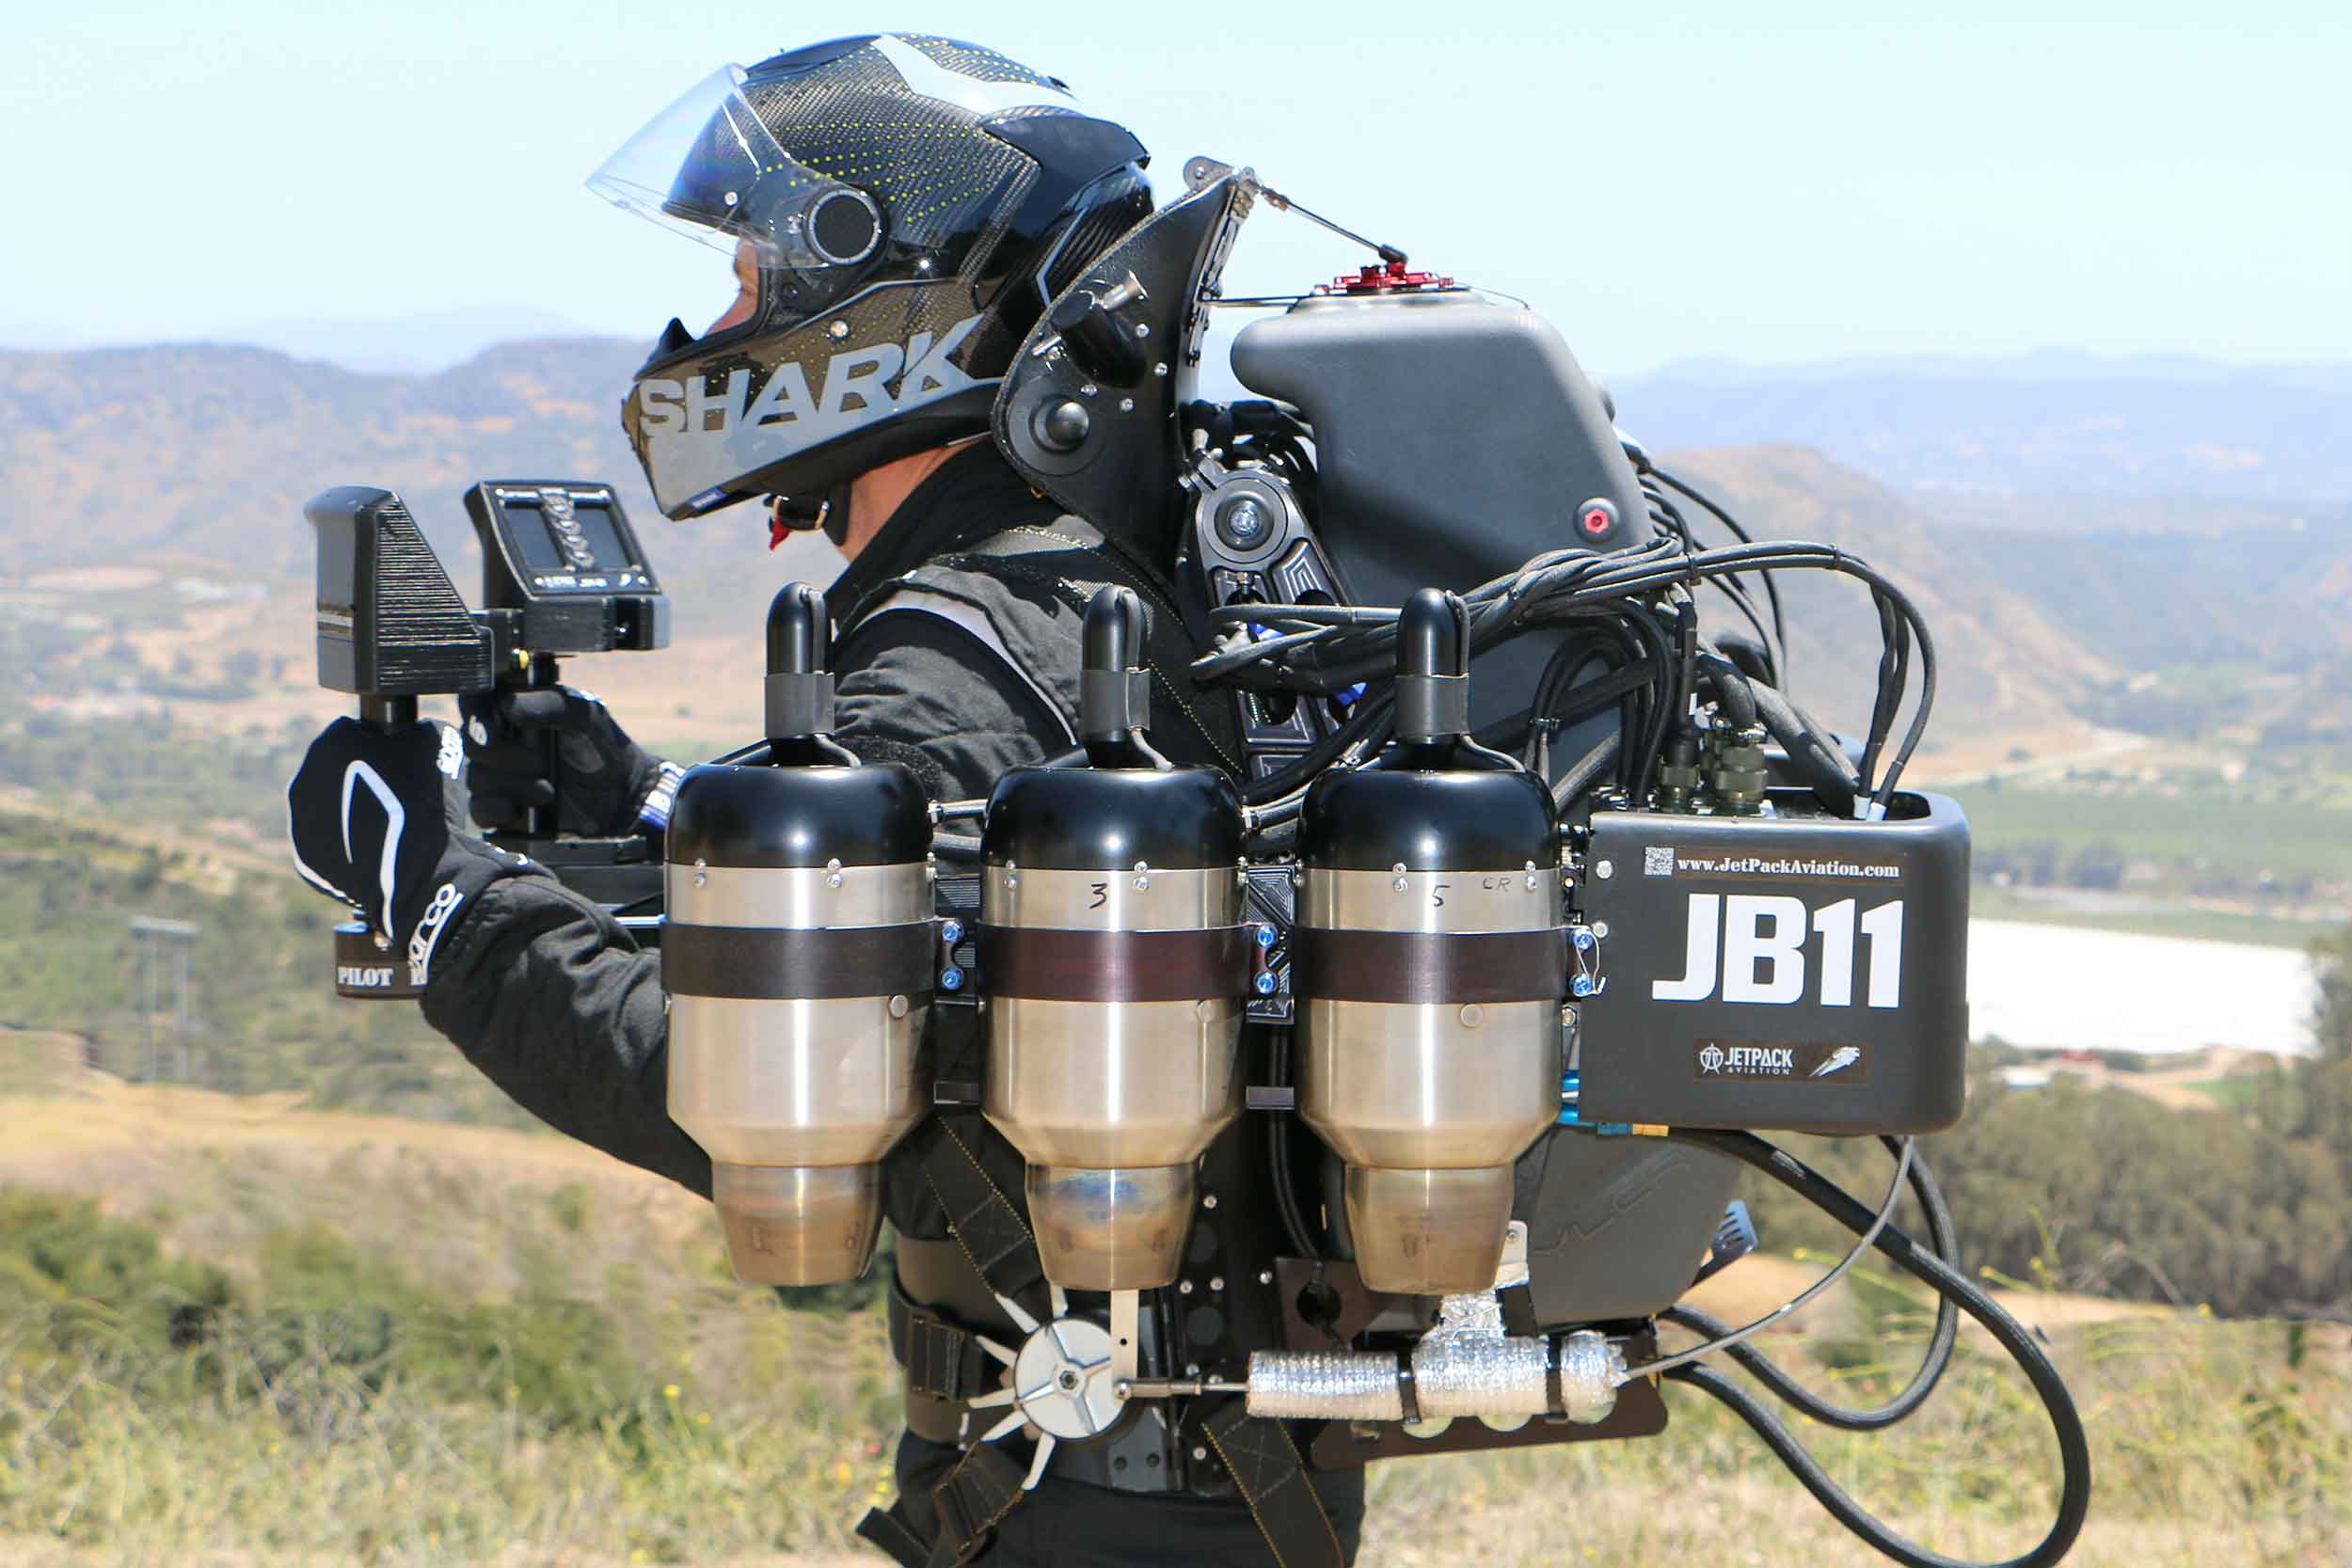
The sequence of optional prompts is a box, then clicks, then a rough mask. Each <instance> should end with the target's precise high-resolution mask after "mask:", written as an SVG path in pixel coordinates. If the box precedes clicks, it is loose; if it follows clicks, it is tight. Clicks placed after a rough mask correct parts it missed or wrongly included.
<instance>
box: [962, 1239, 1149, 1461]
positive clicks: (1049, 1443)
mask: <svg viewBox="0 0 2352 1568" xmlns="http://www.w3.org/2000/svg"><path fill="white" fill-rule="evenodd" d="M1050 1289H1051V1291H1052V1292H1053V1305H1054V1316H1053V1318H1052V1319H1051V1320H1050V1321H1048V1322H1046V1323H1039V1322H1038V1321H1037V1320H1036V1319H1035V1318H1033V1317H1031V1316H1030V1315H1029V1314H1028V1313H1027V1312H1025V1311H1024V1310H1023V1309H1022V1307H1021V1306H1020V1304H1019V1303H1017V1302H1015V1301H1012V1300H1010V1299H1009V1298H1007V1297H1005V1296H998V1297H997V1298H996V1302H997V1305H998V1306H1000V1307H1003V1308H1004V1309H1005V1315H1006V1316H1007V1317H1009V1318H1010V1319H1011V1320H1012V1321H1013V1323H1015V1324H1016V1325H1017V1326H1018V1327H1019V1328H1020V1329H1021V1331H1022V1333H1023V1334H1024V1335H1025V1336H1026V1338H1024V1339H1023V1340H1022V1341H1021V1348H1020V1349H1019V1350H1017V1351H1015V1350H1009V1349H1007V1348H1006V1347H1005V1346H1003V1345H1000V1344H997V1343H996V1342H995V1341H994V1340H993V1339H989V1338H985V1337H981V1338H980V1340H979V1343H980V1348H981V1349H982V1350H984V1351H986V1352H987V1353H988V1354H991V1355H993V1356H994V1357H995V1358H996V1359H997V1360H999V1361H1001V1362H1003V1363H1004V1364H1005V1365H1006V1366H1008V1367H1009V1368H1011V1369H1012V1381H1011V1382H1010V1383H1009V1384H1008V1385H1007V1386H1004V1387H1002V1388H997V1389H993V1390H992V1391H991V1392H989V1393H985V1394H982V1395H980V1396H979V1397H977V1399H973V1400H969V1401H966V1405H967V1406H968V1407H969V1408H970V1409H973V1410H991V1409H997V1408H1000V1407H1003V1406H1007V1405H1009V1406H1011V1408H1010V1409H1009V1410H1007V1411H1006V1413H1005V1416H1004V1418H1003V1419H1001V1420H999V1421H998V1422H997V1423H996V1424H995V1425H994V1426H993V1427H990V1428H989V1429H988V1430H987V1431H986V1432H983V1433H980V1435H979V1439H978V1440H979V1441H980V1442H983V1443H993V1442H994V1441H996V1439H998V1438H1000V1437H1009V1436H1010V1435H1011V1434H1012V1433H1016V1432H1018V1431H1020V1430H1021V1428H1022V1426H1023V1425H1024V1424H1027V1425H1030V1426H1033V1427H1035V1428H1037V1430H1038V1440H1037V1457H1036V1458H1034V1459H1032V1460H1031V1461H1030V1462H1029V1473H1028V1475H1027V1476H1025V1478H1023V1480H1022V1482H1021V1487H1022V1490H1023V1491H1028V1490H1029V1489H1031V1488H1033V1487H1035V1486H1036V1485H1037V1483H1038V1479H1039V1478H1040V1477H1041V1476H1042V1475H1044V1474H1045V1465H1046V1463H1047V1461H1049V1460H1051V1459H1052V1458H1053V1456H1054V1446H1055V1445H1056V1444H1057V1443H1058V1442H1060V1441H1061V1440H1062V1439H1064V1438H1073V1439H1083V1438H1088V1437H1096V1436H1100V1435H1101V1434H1103V1433H1106V1432H1108V1431H1109V1430H1110V1429H1111V1426H1112V1423H1114V1422H1115V1421H1117V1420H1118V1419H1119V1414H1120V1409H1121V1408H1122V1405H1121V1402H1120V1399H1119V1395H1118V1392H1117V1384H1118V1377H1117V1370H1116V1368H1115V1367H1114V1366H1113V1357H1112V1354H1111V1352H1112V1340H1111V1334H1110V1331H1109V1330H1108V1329H1106V1328H1104V1327H1103V1326H1102V1325H1101V1324H1100V1323H1089V1322H1087V1321H1086V1320H1085V1319H1084V1318H1073V1317H1071V1316H1070V1315H1069V1312H1070V1298H1069V1297H1068V1296H1067V1295H1066V1294H1064V1293H1063V1291H1062V1288H1061V1287H1060V1286H1058V1285H1053V1286H1051V1287H1050Z"/></svg>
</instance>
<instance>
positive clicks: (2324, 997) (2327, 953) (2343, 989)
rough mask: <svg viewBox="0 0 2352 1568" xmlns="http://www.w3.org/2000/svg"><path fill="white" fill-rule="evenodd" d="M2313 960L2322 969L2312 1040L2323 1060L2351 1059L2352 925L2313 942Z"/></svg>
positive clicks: (2316, 966) (2318, 968)
mask: <svg viewBox="0 0 2352 1568" xmlns="http://www.w3.org/2000/svg"><path fill="white" fill-rule="evenodd" d="M2312 965H2313V966H2314V967H2315V968H2316V969H2317V970H2318V971H2319V1006H2318V1007H2317V1009H2316V1010H2315V1011H2314V1012H2313V1014H2312V1042H2313V1043H2314V1044H2315V1045H2317V1046H2318V1048H2319V1055H2320V1059H2321V1060H2323V1061H2329V1062H2342V1061H2352V926H2347V927H2344V929H2343V930H2341V931H2338V932H2337V933H2335V935H2333V936H2328V937H2322V938H2320V939H2319V940H2318V941H2317V942H2312Z"/></svg>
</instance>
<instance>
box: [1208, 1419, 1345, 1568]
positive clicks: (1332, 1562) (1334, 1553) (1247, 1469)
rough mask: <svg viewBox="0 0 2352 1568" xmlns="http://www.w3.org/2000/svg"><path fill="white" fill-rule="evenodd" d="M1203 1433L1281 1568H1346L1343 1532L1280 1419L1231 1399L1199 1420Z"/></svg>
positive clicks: (1267, 1547)
mask: <svg viewBox="0 0 2352 1568" xmlns="http://www.w3.org/2000/svg"><path fill="white" fill-rule="evenodd" d="M1200 1431H1201V1433H1202V1434H1203V1435H1205V1436H1206V1437H1207V1438H1208V1440H1209V1443H1210V1445H1211V1446H1212V1447H1214V1448H1215V1449H1216V1456H1217V1458H1219V1459H1221V1460H1223V1461H1224V1462H1225V1469H1226V1473H1227V1474H1229V1475H1231V1476H1232V1478H1233V1490H1235V1491H1236V1492H1239V1493H1240V1494H1241V1496H1242V1500H1243V1501H1244V1502H1246V1503H1248V1505H1249V1516H1250V1517H1251V1518H1253V1519H1255V1520H1256V1521H1257V1522H1258V1533H1259V1534H1261V1535H1263V1536H1264V1537H1265V1544H1266V1549H1267V1550H1269V1551H1271V1552H1272V1553H1273V1554H1274V1560H1275V1562H1276V1563H1277V1564H1278V1568H1346V1563H1347V1555H1346V1553H1345V1552H1344V1551H1343V1550H1342V1548H1341V1546H1340V1537H1339V1532H1338V1531H1337V1530H1335V1529H1333V1528H1331V1518H1330V1515H1329V1514H1327V1513H1325V1512H1324V1509H1323V1499H1322V1498H1321V1497H1317V1496H1316V1495H1315V1489H1314V1487H1313V1486H1312V1485H1311V1483H1310V1482H1309V1481H1308V1480H1307V1471H1306V1466H1305V1465H1303V1464H1302V1463H1301V1462H1300V1460H1299V1457H1298V1449H1297V1446H1296V1445H1295V1444H1294V1443H1292V1441H1291V1434H1290V1433H1289V1432H1288V1431H1286V1430H1285V1429H1284V1428H1283V1426H1282V1423H1281V1422H1279V1421H1267V1420H1260V1419H1257V1418H1253V1417H1252V1416H1251V1415H1250V1414H1249V1411H1248V1406H1247V1405H1245V1404H1244V1403H1243V1402H1241V1401H1240V1400H1232V1401H1229V1402H1227V1403H1226V1405H1225V1407H1224V1408H1223V1409H1221V1410H1219V1411H1218V1412H1217V1413H1216V1415H1214V1416H1212V1417H1210V1418H1208V1419H1207V1420H1205V1421H1203V1422H1201V1423H1200Z"/></svg>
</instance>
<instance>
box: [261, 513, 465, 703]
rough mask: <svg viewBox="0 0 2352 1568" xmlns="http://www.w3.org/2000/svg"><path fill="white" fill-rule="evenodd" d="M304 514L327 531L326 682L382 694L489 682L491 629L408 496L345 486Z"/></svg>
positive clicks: (322, 603) (322, 549)
mask: <svg viewBox="0 0 2352 1568" xmlns="http://www.w3.org/2000/svg"><path fill="white" fill-rule="evenodd" d="M303 515H305V516H306V517H308V518H309V519H310V526H311V527H312V528H313V529H315V530H317V531H318V672H319V684H320V685H321V686H323V687H325V688H326V689H328V690H329V691H348V692H352V693H355V694H360V695H366V696H370V697H377V698H388V697H389V698H398V697H409V698H413V697H418V696H422V695H427V694H430V693H434V692H446V691H480V690H483V689H485V688H486V687H488V686H489V684H490V677H491V643H490V634H489V632H488V631H486V630H485V629H484V628H483V627H482V626H480V625H478V624H477V623H476V622H475V620H474V618H473V617H472V615H470V614H469V612H468V611H467V610H466V601H465V600H464V599H463V598H461V597H459V595H458V593H457V588H456V585H455V584H453V583H452V582H451V581H450V580H449V574H448V573H447V572H444V571H443V570H441V562H440V561H439V559H438V558H437V557H436V556H435V555H434V553H433V546H431V545H429V544H427V543H426V542H425V538H424V535H423V533H422V532H421V531H419V530H418V528H417V524H416V519H415V518H413V517H411V516H410V515H408V508H407V507H405V506H404V505H403V504H401V499H400V498H399V497H398V496H396V495H394V494H392V492H390V491H389V490H384V489H378V488H377V487H375V486H373V485H370V484H344V485H339V486H337V487H336V488H334V489H332V490H327V491H325V492H323V493H321V494H320V495H318V496H316V497H314V498H312V499H311V500H310V504H309V505H308V506H306V507H305V508H304V509H303Z"/></svg>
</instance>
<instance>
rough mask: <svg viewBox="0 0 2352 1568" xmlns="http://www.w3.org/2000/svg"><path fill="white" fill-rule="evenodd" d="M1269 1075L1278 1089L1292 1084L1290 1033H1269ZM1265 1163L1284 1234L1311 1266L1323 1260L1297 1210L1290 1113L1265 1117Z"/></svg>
mask: <svg viewBox="0 0 2352 1568" xmlns="http://www.w3.org/2000/svg"><path fill="white" fill-rule="evenodd" d="M1266 1051H1267V1059H1266V1069H1267V1072H1266V1076H1267V1077H1268V1078H1269V1079H1270V1080H1271V1081H1272V1082H1273V1084H1274V1085H1275V1086H1276V1087H1278V1088H1279V1087H1280V1086H1282V1085H1285V1084H1287V1083H1288V1082H1289V1081H1290V1031H1289V1030H1288V1029H1270V1030H1268V1031H1267V1032H1266ZM1266 1163H1267V1164H1269V1165H1270V1166H1271V1167H1272V1169H1271V1171H1270V1172H1269V1173H1268V1174H1269V1175H1270V1176H1271V1177H1272V1178H1273V1183H1274V1211H1275V1213H1276V1214H1277V1216H1278V1217H1279V1218H1280V1220H1281V1222H1282V1234H1283V1235H1284V1236H1286V1237H1288V1238H1289V1239H1290V1243H1291V1247H1292V1249H1293V1250H1294V1251H1295V1252H1296V1253H1297V1255H1298V1256H1299V1257H1301V1258H1304V1259H1307V1261H1309V1262H1310V1263H1319V1262H1321V1261H1323V1252H1322V1249H1321V1248H1319V1247H1317V1246H1316V1245H1315V1239H1314V1237H1313V1235H1312V1234H1311V1232H1310V1231H1309V1230H1308V1228H1307V1216H1306V1212H1304V1211H1303V1210H1301V1209H1300V1208H1299V1207H1298V1187H1297V1172H1296V1171H1295V1170H1294V1169H1293V1168H1292V1165H1291V1113H1290V1112H1288V1111H1271V1112H1268V1113H1267V1115H1266Z"/></svg>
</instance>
